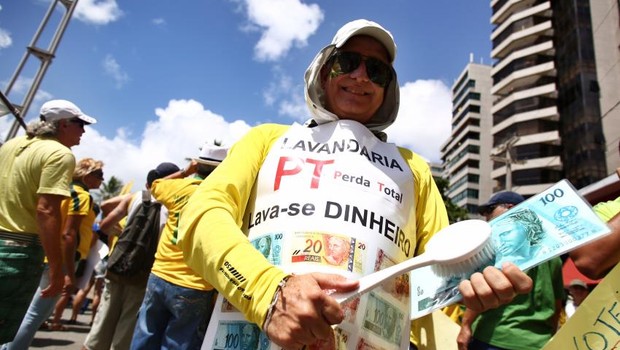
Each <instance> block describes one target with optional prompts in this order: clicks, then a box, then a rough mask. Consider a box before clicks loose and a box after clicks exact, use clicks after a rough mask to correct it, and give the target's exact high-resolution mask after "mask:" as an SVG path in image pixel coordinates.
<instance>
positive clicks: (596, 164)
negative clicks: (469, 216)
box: [491, 0, 607, 197]
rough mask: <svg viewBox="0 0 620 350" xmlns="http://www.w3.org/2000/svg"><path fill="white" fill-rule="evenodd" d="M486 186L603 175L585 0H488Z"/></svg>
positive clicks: (534, 188) (524, 187) (528, 187)
mask: <svg viewBox="0 0 620 350" xmlns="http://www.w3.org/2000/svg"><path fill="white" fill-rule="evenodd" d="M491 7H492V12H493V15H492V17H491V22H492V24H493V25H494V29H493V32H492V34H491V40H492V46H493V49H492V52H491V57H492V58H493V59H494V60H495V64H494V67H493V69H492V73H491V74H492V78H493V87H492V90H491V91H492V94H493V107H492V114H493V127H492V135H493V149H492V150H491V153H492V155H494V156H495V159H494V162H493V171H492V174H491V177H492V179H493V180H494V183H495V185H496V187H495V188H494V190H493V191H494V192H497V191H500V190H504V189H512V190H513V191H516V192H519V193H521V194H523V195H525V196H526V197H527V196H530V195H534V194H537V193H540V192H542V191H543V190H544V189H546V188H547V187H549V186H551V185H552V184H554V183H555V182H557V181H559V180H561V179H562V178H567V179H568V180H569V181H571V183H573V185H574V186H575V187H577V188H580V187H583V186H586V185H588V184H590V183H592V182H596V181H598V180H600V179H602V178H604V177H605V176H606V175H607V165H606V161H605V145H606V141H605V136H604V134H603V124H602V120H601V113H600V108H599V88H598V83H597V75H596V72H597V71H596V62H595V59H594V44H593V37H592V25H591V20H590V4H589V0H563V1H549V0H546V1H545V0H493V1H491Z"/></svg>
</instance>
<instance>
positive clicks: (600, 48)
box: [590, 0, 620, 174]
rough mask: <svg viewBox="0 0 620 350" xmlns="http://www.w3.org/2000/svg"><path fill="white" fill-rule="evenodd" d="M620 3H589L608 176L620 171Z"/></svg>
mask: <svg viewBox="0 0 620 350" xmlns="http://www.w3.org/2000/svg"><path fill="white" fill-rule="evenodd" d="M619 3H620V2H619V1H618V0H590V13H591V17H592V35H593V37H594V57H595V60H596V72H597V74H596V76H597V79H598V87H599V89H600V100H599V101H600V110H601V119H602V121H603V132H604V134H605V144H606V146H605V159H606V162H607V173H608V174H612V173H613V172H614V171H615V170H616V169H617V168H620V6H619Z"/></svg>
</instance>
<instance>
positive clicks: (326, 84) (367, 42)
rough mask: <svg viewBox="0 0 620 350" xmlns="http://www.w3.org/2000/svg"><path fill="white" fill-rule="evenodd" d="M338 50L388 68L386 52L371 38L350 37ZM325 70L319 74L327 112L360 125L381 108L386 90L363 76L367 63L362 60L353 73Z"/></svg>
mask: <svg viewBox="0 0 620 350" xmlns="http://www.w3.org/2000/svg"><path fill="white" fill-rule="evenodd" d="M339 51H341V52H356V53H359V54H361V55H362V56H365V57H372V58H376V59H379V60H381V61H383V62H385V63H386V64H388V65H389V60H388V54H387V50H386V49H385V47H383V45H382V44H381V43H379V42H378V41H377V40H375V39H373V38H372V37H368V36H355V37H352V38H351V39H349V40H348V41H347V42H346V43H345V44H344V45H343V46H342V47H341V48H340V49H339ZM328 68H330V67H323V71H322V73H321V83H322V85H323V89H324V90H325V104H326V106H325V107H326V108H327V110H329V111H330V112H332V113H334V114H336V115H337V116H338V117H339V118H340V119H351V120H355V121H358V122H360V123H362V124H364V123H366V122H368V121H369V120H370V119H371V118H372V116H373V115H374V114H375V112H376V111H377V110H378V109H379V107H381V104H382V103H383V97H384V95H385V89H384V88H382V87H381V86H379V85H377V84H375V83H373V82H372V81H370V79H369V78H368V74H367V73H366V62H365V61H363V60H362V63H361V64H360V65H359V67H357V68H356V69H355V70H353V71H352V72H350V73H345V74H340V75H336V76H332V75H330V74H329V69H328Z"/></svg>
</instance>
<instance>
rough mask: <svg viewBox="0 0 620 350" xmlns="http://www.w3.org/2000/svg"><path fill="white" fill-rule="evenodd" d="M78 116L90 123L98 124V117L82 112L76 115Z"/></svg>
mask: <svg viewBox="0 0 620 350" xmlns="http://www.w3.org/2000/svg"><path fill="white" fill-rule="evenodd" d="M76 118H78V119H80V120H82V121H84V122H86V123H88V124H97V119H95V118H93V117H90V116H87V115H86V114H80V115H78V116H76Z"/></svg>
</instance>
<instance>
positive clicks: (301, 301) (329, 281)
mask: <svg viewBox="0 0 620 350" xmlns="http://www.w3.org/2000/svg"><path fill="white" fill-rule="evenodd" d="M358 286H359V283H358V282H357V281H353V280H348V279H346V278H345V277H343V276H340V275H336V274H326V273H310V274H304V275H293V276H291V277H290V278H289V279H288V281H287V282H286V285H285V286H284V288H282V290H281V291H279V293H281V294H280V296H279V298H278V301H277V303H276V305H275V306H274V310H273V314H272V316H271V320H270V321H269V323H268V324H267V329H265V332H266V333H267V335H268V336H269V339H271V340H272V341H273V342H274V343H276V344H277V345H279V346H281V347H283V348H284V349H301V348H302V347H303V346H304V345H312V344H315V343H317V341H321V340H328V339H333V334H332V328H331V326H332V325H334V324H339V323H340V322H342V320H343V319H344V311H343V309H342V307H340V304H338V302H336V299H334V298H332V297H330V296H329V295H328V294H327V293H326V292H325V291H326V290H334V291H336V292H349V291H353V290H355V289H357V288H358Z"/></svg>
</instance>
